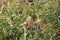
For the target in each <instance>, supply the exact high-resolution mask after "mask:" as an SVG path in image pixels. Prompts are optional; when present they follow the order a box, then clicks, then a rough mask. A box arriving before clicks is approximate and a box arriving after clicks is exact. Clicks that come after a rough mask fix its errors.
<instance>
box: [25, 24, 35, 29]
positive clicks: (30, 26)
mask: <svg viewBox="0 0 60 40" xmlns="http://www.w3.org/2000/svg"><path fill="white" fill-rule="evenodd" d="M26 28H27V30H34V29H35V28H34V26H33V25H28V26H27V27H26Z"/></svg>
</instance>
